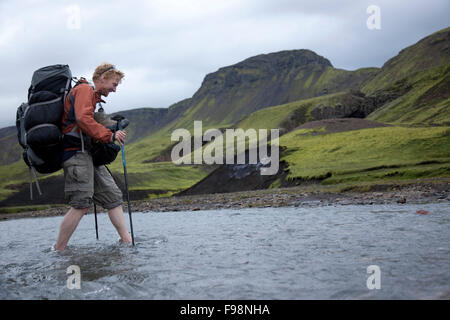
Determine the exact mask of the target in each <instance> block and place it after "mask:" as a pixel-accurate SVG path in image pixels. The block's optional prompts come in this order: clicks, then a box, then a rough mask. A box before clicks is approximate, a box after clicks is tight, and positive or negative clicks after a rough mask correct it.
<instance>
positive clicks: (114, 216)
mask: <svg viewBox="0 0 450 320" xmlns="http://www.w3.org/2000/svg"><path fill="white" fill-rule="evenodd" d="M123 77H124V73H123V72H121V71H119V70H117V69H116V68H115V67H114V65H112V64H109V63H103V64H101V65H99V66H98V67H97V68H96V69H95V71H94V75H93V77H92V80H93V81H94V87H91V85H89V83H88V82H87V81H86V80H84V79H82V80H81V83H80V84H78V85H76V86H75V87H74V88H73V89H72V90H71V91H70V93H69V94H68V95H67V97H66V100H65V102H64V115H63V119H62V122H63V126H62V131H63V133H64V140H63V146H64V154H63V168H64V180H65V182H64V183H65V186H64V192H65V194H66V199H68V200H69V204H70V206H71V208H70V209H69V211H68V212H67V213H66V215H65V216H64V219H63V221H62V223H61V226H60V229H59V234H58V239H57V242H56V244H55V250H64V249H65V248H66V246H67V243H68V242H69V239H70V237H71V236H72V234H73V232H74V231H75V229H76V228H77V226H78V223H79V222H80V220H81V218H82V217H83V215H84V214H85V213H86V212H88V210H89V208H90V207H91V206H92V204H93V202H95V203H96V204H99V205H101V206H102V207H103V208H105V209H107V210H108V215H109V218H110V220H111V222H112V224H113V225H114V227H115V228H116V229H117V232H118V233H119V235H120V238H121V240H122V241H123V242H131V240H132V239H131V236H130V234H129V233H128V230H127V227H126V224H125V219H124V216H123V209H122V192H121V191H120V189H119V188H118V187H117V185H116V183H115V182H114V180H113V178H112V176H111V174H110V173H109V171H108V169H107V168H106V167H105V166H104V165H100V166H94V164H93V162H92V156H91V155H90V153H89V145H90V141H91V140H93V141H98V142H103V143H108V142H114V141H115V140H116V141H118V142H119V144H121V145H123V143H124V141H125V136H126V133H125V131H123V130H119V131H116V132H115V134H114V133H113V132H112V131H111V130H109V129H107V128H106V127H104V126H103V125H101V124H99V123H98V122H96V121H95V119H94V111H95V106H96V104H97V103H98V102H104V101H103V100H101V96H105V97H107V96H108V94H109V93H110V92H116V88H117V86H118V85H119V83H120V82H121V80H122V78H123Z"/></svg>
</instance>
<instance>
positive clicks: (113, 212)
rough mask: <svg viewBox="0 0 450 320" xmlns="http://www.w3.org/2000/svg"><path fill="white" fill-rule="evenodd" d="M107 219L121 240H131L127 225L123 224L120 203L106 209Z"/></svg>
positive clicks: (123, 219)
mask: <svg viewBox="0 0 450 320" xmlns="http://www.w3.org/2000/svg"><path fill="white" fill-rule="evenodd" d="M108 215H109V219H110V220H111V222H112V224H113V226H114V227H115V228H116V230H117V232H118V233H119V236H120V238H121V239H122V242H131V235H130V234H129V233H128V230H127V226H126V224H125V218H124V216H123V209H122V205H120V206H117V207H115V208H113V209H110V210H108Z"/></svg>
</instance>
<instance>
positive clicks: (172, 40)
mask: <svg viewBox="0 0 450 320" xmlns="http://www.w3.org/2000/svg"><path fill="white" fill-rule="evenodd" d="M371 5H375V6H377V8H379V17H380V19H379V20H378V19H376V17H377V16H376V11H371V10H369V13H368V10H367V9H368V8H369V6H371ZM449 12H450V1H448V0H442V1H441V0H428V1H423V0H404V1H393V0H386V1H384V0H383V1H379V0H370V1H365V0H362V1H354V0H352V1H347V0H341V1H337V0H330V1H320V0H315V1H301V0H297V1H296V0H188V1H182V0H176V1H175V0H173V1H172V0H161V1H159V0H158V1H154V0H150V1H111V0H109V1H76V0H71V1H56V0H54V1H38V0H34V1H32V0H28V1H25V0H19V1H17V0H0V127H5V126H10V125H14V124H15V114H16V109H17V107H18V106H19V105H20V103H21V102H24V101H26V99H27V90H28V87H29V85H30V81H31V76H32V74H33V71H34V70H36V69H38V68H41V67H44V66H47V65H52V64H68V65H69V66H70V68H71V70H72V73H73V75H74V76H78V77H79V76H84V77H86V78H88V79H90V78H91V76H92V72H93V70H94V69H95V67H96V66H97V65H98V64H100V63H102V62H110V63H113V64H115V65H116V66H117V68H118V69H120V70H122V71H124V72H125V78H124V80H123V82H122V84H121V85H120V86H119V87H118V90H117V92H116V93H113V94H110V95H109V97H108V98H107V99H106V100H107V103H106V104H105V105H104V108H105V110H106V112H108V113H111V112H116V111H120V110H125V109H133V108H141V107H153V108H165V107H169V106H170V105H172V104H173V103H176V102H178V101H180V100H182V99H185V98H190V97H192V95H193V94H194V93H195V91H197V90H198V88H199V87H200V85H201V83H202V80H203V78H204V77H205V76H206V74H208V73H211V72H215V71H217V70H218V69H219V68H221V67H224V66H228V65H232V64H235V63H238V62H240V61H242V60H244V59H246V58H248V57H251V56H255V55H258V54H262V53H270V52H277V51H281V50H292V49H310V50H313V51H314V52H316V53H317V54H319V55H322V56H324V57H325V58H327V59H329V60H330V62H331V63H332V64H333V66H334V67H336V68H342V69H347V70H354V69H358V68H362V67H372V66H375V67H381V66H382V65H383V63H384V62H386V60H388V59H389V58H391V57H393V56H395V55H396V54H398V52H399V51H400V50H401V49H403V48H404V47H406V46H409V45H412V44H414V43H416V42H417V41H418V40H420V39H421V38H423V37H425V36H427V35H429V34H431V33H433V32H435V31H438V30H440V29H443V28H446V27H448V26H449V23H448V21H449V19H448V13H449ZM368 20H369V22H370V23H369V25H370V26H372V27H371V28H372V29H369V27H368V25H367V21H368ZM374 26H375V27H376V26H378V27H379V28H378V29H377V28H375V29H373V27H374Z"/></svg>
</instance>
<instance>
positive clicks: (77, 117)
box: [62, 80, 113, 150]
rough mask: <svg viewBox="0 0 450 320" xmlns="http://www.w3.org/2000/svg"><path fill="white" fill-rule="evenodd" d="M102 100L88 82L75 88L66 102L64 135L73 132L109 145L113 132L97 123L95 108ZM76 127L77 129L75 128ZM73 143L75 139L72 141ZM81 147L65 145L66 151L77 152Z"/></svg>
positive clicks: (71, 144)
mask: <svg viewBox="0 0 450 320" xmlns="http://www.w3.org/2000/svg"><path fill="white" fill-rule="evenodd" d="M98 102H104V101H103V100H101V97H100V94H99V93H97V92H95V91H94V89H93V88H92V87H91V86H90V85H89V83H88V82H87V81H86V80H81V83H80V84H79V85H77V86H75V87H74V88H73V89H72V90H71V91H70V92H69V94H68V95H67V96H66V100H65V101H64V114H63V118H62V123H63V125H62V133H63V134H68V133H69V132H71V131H74V132H75V133H79V130H81V131H82V132H83V134H84V135H88V136H90V137H91V138H92V139H93V140H94V141H99V142H104V143H107V142H109V141H111V136H112V135H113V133H112V132H111V130H109V129H107V128H106V127H104V126H102V125H101V124H100V123H98V122H97V121H95V119H94V112H95V106H96V104H97V103H98ZM75 126H76V127H75ZM72 141H73V139H72ZM77 149H79V146H78V144H77V146H75V145H73V143H70V142H69V143H65V150H77Z"/></svg>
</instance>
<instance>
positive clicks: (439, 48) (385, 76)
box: [361, 27, 450, 94]
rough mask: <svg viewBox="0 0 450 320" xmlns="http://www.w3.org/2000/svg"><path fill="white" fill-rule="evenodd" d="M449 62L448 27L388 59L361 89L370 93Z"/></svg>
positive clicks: (449, 34) (449, 40) (449, 31)
mask: <svg viewBox="0 0 450 320" xmlns="http://www.w3.org/2000/svg"><path fill="white" fill-rule="evenodd" d="M449 62H450V27H449V28H445V29H442V30H440V31H438V32H435V33H433V34H431V35H429V36H427V37H425V38H423V39H422V40H420V41H419V42H417V43H416V44H414V45H412V46H409V47H407V48H405V49H403V50H401V51H400V52H399V54H398V55H397V56H395V57H393V58H391V59H389V60H388V61H387V62H386V63H385V64H384V65H383V67H382V68H381V70H380V72H379V73H378V74H377V75H376V76H375V77H374V78H373V79H371V80H370V81H369V82H368V83H367V84H366V85H364V87H363V88H362V90H361V91H363V92H364V93H366V94H371V93H373V92H375V91H377V90H380V89H383V88H385V87H388V86H391V85H392V84H394V83H395V82H396V81H399V80H401V79H403V78H405V77H407V76H409V75H412V74H414V73H417V72H420V71H424V70H427V69H429V68H433V67H436V66H441V65H444V64H447V63H449Z"/></svg>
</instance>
